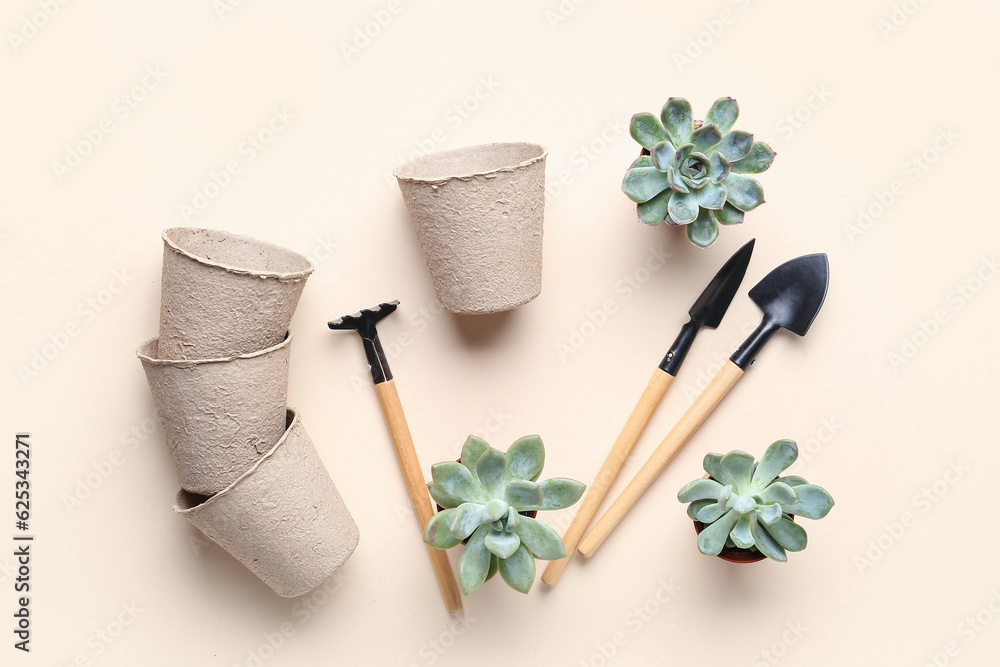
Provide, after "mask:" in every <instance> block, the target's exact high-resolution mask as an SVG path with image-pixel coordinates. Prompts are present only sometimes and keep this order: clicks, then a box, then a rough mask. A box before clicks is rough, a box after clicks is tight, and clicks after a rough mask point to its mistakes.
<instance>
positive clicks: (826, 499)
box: [781, 478, 834, 519]
mask: <svg viewBox="0 0 1000 667" xmlns="http://www.w3.org/2000/svg"><path fill="white" fill-rule="evenodd" d="M782 479H784V478H782ZM795 495H796V497H797V498H798V500H796V501H795V502H794V503H792V504H791V505H782V506H781V509H783V510H784V511H785V512H786V513H787V514H794V515H795V516H804V517H805V518H807V519H822V518H823V517H825V516H826V515H827V514H829V513H830V509H832V508H833V504H834V503H833V497H832V496H831V495H830V494H829V493H827V491H826V489H824V488H823V487H821V486H816V485H815V484H803V485H801V486H796V487H795Z"/></svg>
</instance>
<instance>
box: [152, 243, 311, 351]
mask: <svg viewBox="0 0 1000 667" xmlns="http://www.w3.org/2000/svg"><path fill="white" fill-rule="evenodd" d="M313 269H314V267H313V265H312V262H310V261H309V260H308V259H307V258H306V257H305V256H303V255H300V254H299V253H297V252H293V251H291V250H288V249H287V248H282V247H281V246H278V245H274V244H273V243H267V242H266V241H260V240H258V239H255V238H253V237H250V236H243V235H241V234H232V233H230V232H225V231H220V230H215V229H197V228H194V227H174V228H173V229H167V230H165V231H164V232H163V280H162V286H161V294H160V336H159V338H160V356H161V357H162V358H165V359H211V358H217V357H227V356H232V355H237V354H245V353H248V352H254V351H256V350H263V349H264V348H267V347H271V346H272V345H276V344H277V343H280V342H281V340H282V338H284V336H285V332H286V331H288V324H289V322H291V319H292V314H293V313H294V312H295V307H296V306H297V305H298V303H299V297H300V296H301V295H302V289H303V288H304V287H305V284H306V278H308V277H309V274H311V273H312V272H313Z"/></svg>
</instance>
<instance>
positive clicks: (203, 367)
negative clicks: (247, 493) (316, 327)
mask: <svg viewBox="0 0 1000 667" xmlns="http://www.w3.org/2000/svg"><path fill="white" fill-rule="evenodd" d="M291 342H292V337H291V336H286V337H285V339H284V340H283V341H281V342H280V343H278V344H277V345H274V346H272V347H268V348H265V349H263V350H260V351H258V352H253V353H250V354H241V355H236V356H232V357H222V358H218V359H202V360H197V359H163V358H162V356H161V355H160V354H159V350H158V342H157V339H156V338H153V339H152V340H148V341H146V342H145V343H143V344H142V345H141V346H139V349H138V350H136V355H137V356H138V357H139V360H140V361H141V362H142V368H143V370H144V371H145V372H146V380H147V382H148V383H149V390H150V391H151V392H152V394H153V402H154V403H155V404H156V410H157V412H159V415H160V423H161V424H162V425H163V433H164V436H165V437H166V441H167V448H168V449H169V450H170V455H171V457H172V458H173V460H174V467H175V469H176V472H177V479H178V481H179V482H180V484H181V488H182V489H185V490H187V491H191V492H193V493H200V494H204V495H212V494H213V493H218V492H219V491H222V490H223V489H224V488H226V487H227V486H229V485H230V484H232V483H233V482H234V481H236V479H237V478H238V477H239V476H240V475H242V474H243V473H244V472H246V471H247V470H249V469H250V467H251V466H253V464H254V463H256V462H257V461H258V460H259V459H260V458H261V457H262V456H264V454H266V453H267V452H268V450H270V449H271V448H272V447H273V446H274V443H276V442H278V440H279V439H280V438H281V436H282V435H283V434H284V432H285V409H286V400H287V387H288V357H289V350H290V349H291Z"/></svg>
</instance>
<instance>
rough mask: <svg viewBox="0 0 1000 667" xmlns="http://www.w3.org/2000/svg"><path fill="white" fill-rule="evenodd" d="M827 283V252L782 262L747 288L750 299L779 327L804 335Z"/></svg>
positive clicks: (818, 305) (820, 304)
mask: <svg viewBox="0 0 1000 667" xmlns="http://www.w3.org/2000/svg"><path fill="white" fill-rule="evenodd" d="M829 285H830V262H829V260H828V259H827V257H826V255H825V254H823V253H817V254H815V255H805V256H803V257H797V258H796V259H793V260H790V261H788V262H785V263H784V264H782V265H781V266H779V267H778V268H776V269H775V270H774V271H771V272H770V273H769V274H767V275H766V276H765V277H764V279H763V280H761V281H760V282H759V283H757V284H756V285H754V287H753V289H751V290H750V298H751V299H753V302H754V303H756V304H757V305H758V306H760V309H761V310H763V311H764V315H765V316H766V317H767V318H768V319H770V320H771V321H772V322H773V323H774V324H776V325H777V326H779V327H782V328H785V329H788V330H789V331H791V332H792V333H795V334H798V335H800V336H805V335H806V332H807V331H809V326H810V325H811V324H812V323H813V320H815V319H816V315H817V314H818V313H819V310H820V308H822V307H823V301H824V300H825V299H826V290H827V288H828V287H829Z"/></svg>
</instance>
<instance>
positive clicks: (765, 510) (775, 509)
mask: <svg viewBox="0 0 1000 667" xmlns="http://www.w3.org/2000/svg"><path fill="white" fill-rule="evenodd" d="M757 511H758V516H759V517H760V520H761V521H763V522H764V523H767V524H772V523H774V522H775V521H777V520H778V519H780V518H781V514H782V512H781V505H779V504H777V503H773V504H770V505H766V504H765V505H757Z"/></svg>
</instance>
